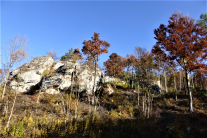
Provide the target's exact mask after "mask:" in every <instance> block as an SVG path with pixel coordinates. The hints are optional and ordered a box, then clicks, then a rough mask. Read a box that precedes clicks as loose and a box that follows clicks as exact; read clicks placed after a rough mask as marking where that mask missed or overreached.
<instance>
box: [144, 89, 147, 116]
mask: <svg viewBox="0 0 207 138" xmlns="http://www.w3.org/2000/svg"><path fill="white" fill-rule="evenodd" d="M144 97H145V98H144V99H145V101H144V102H145V116H147V95H146V93H145V96H144Z"/></svg>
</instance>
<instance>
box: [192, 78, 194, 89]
mask: <svg viewBox="0 0 207 138" xmlns="http://www.w3.org/2000/svg"><path fill="white" fill-rule="evenodd" d="M193 79H194V76H192V86H193V89H194V83H193Z"/></svg>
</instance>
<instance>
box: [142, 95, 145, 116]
mask: <svg viewBox="0 0 207 138" xmlns="http://www.w3.org/2000/svg"><path fill="white" fill-rule="evenodd" d="M144 101H145V98H144V96H142V108H143V114H145V110H144V109H145V108H144V103H145V102H144Z"/></svg>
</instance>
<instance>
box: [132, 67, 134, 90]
mask: <svg viewBox="0 0 207 138" xmlns="http://www.w3.org/2000/svg"><path fill="white" fill-rule="evenodd" d="M133 80H134V74H133V67H132V89H133Z"/></svg>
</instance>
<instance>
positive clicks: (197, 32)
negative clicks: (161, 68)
mask: <svg viewBox="0 0 207 138" xmlns="http://www.w3.org/2000/svg"><path fill="white" fill-rule="evenodd" d="M194 21H195V20H194V19H192V18H191V17H189V16H184V15H183V14H181V13H178V12H175V13H173V14H172V16H171V17H170V20H169V21H168V22H169V24H168V25H167V26H166V25H164V24H161V25H160V26H159V28H157V29H155V30H154V34H155V36H156V37H155V39H156V40H157V42H156V44H157V45H159V47H160V49H161V50H162V51H163V52H165V53H166V55H167V57H168V59H169V60H170V61H176V62H177V63H178V64H179V65H180V66H181V68H183V69H184V71H185V74H186V84H187V90H188V94H189V111H190V112H191V113H192V112H193V100H192V93H191V90H190V88H189V79H188V76H189V75H188V73H190V72H192V71H193V70H195V69H198V68H205V69H207V66H206V64H205V61H206V59H207V41H206V40H207V32H206V31H205V28H204V27H200V26H197V25H195V24H194Z"/></svg>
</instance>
